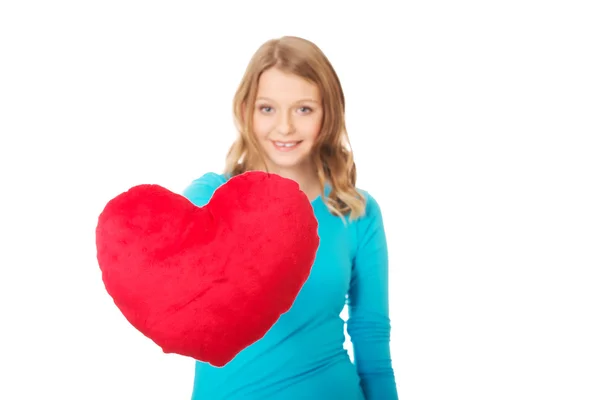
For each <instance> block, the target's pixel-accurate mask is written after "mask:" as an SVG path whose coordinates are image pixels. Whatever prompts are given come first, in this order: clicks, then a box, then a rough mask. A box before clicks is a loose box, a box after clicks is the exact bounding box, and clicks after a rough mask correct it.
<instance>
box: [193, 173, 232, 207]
mask: <svg viewBox="0 0 600 400" xmlns="http://www.w3.org/2000/svg"><path fill="white" fill-rule="evenodd" d="M227 179H228V178H227V176H226V175H225V174H218V173H216V172H207V173H205V174H204V175H201V176H200V177H198V178H196V179H194V180H193V181H192V182H190V184H189V185H188V186H187V187H186V188H185V189H184V190H183V196H184V197H186V198H187V199H188V200H190V201H191V202H192V203H194V204H195V205H197V206H203V205H205V204H207V203H208V201H209V200H210V198H211V197H212V195H213V193H214V192H215V190H217V189H218V188H219V187H220V186H221V185H223V184H224V183H226V182H227Z"/></svg>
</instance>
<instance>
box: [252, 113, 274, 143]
mask: <svg viewBox="0 0 600 400" xmlns="http://www.w3.org/2000/svg"><path fill="white" fill-rule="evenodd" d="M253 119H254V121H253V124H252V129H253V130H254V133H255V134H256V136H257V137H259V138H264V137H266V136H267V135H268V134H269V132H270V131H271V123H270V121H269V120H267V119H266V118H264V117H263V116H262V115H254V117H253Z"/></svg>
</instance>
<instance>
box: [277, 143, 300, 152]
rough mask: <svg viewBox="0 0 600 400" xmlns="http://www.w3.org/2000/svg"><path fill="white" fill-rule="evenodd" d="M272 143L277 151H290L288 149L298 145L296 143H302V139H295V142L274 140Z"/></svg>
mask: <svg viewBox="0 0 600 400" xmlns="http://www.w3.org/2000/svg"><path fill="white" fill-rule="evenodd" d="M271 142H272V143H273V145H274V146H275V148H276V149H277V150H279V151H290V150H294V149H295V148H296V147H298V145H299V144H300V143H302V141H301V140H300V141H297V142H275V141H271Z"/></svg>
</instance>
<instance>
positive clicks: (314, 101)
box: [256, 97, 319, 104]
mask: <svg viewBox="0 0 600 400" xmlns="http://www.w3.org/2000/svg"><path fill="white" fill-rule="evenodd" d="M258 100H264V101H272V102H273V103H276V101H274V100H272V99H269V98H268V97H257V98H256V101H258ZM305 102H310V103H316V104H319V102H318V101H316V100H314V99H311V98H305V99H300V100H298V101H296V103H305Z"/></svg>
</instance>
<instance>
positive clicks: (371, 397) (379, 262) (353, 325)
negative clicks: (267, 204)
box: [348, 194, 398, 400]
mask: <svg viewBox="0 0 600 400" xmlns="http://www.w3.org/2000/svg"><path fill="white" fill-rule="evenodd" d="M366 198H367V210H366V215H365V216H364V217H363V219H362V220H360V221H359V222H358V223H357V228H358V248H357V251H356V254H355V258H354V266H353V272H352V280H351V283H350V290H349V293H348V315H349V318H348V334H349V336H350V338H351V340H352V345H353V349H354V360H355V364H356V366H357V369H358V374H359V376H360V380H361V386H362V389H363V392H364V394H365V397H366V399H367V400H392V399H393V400H396V399H398V393H397V389H396V382H395V377H394V371H393V368H392V361H391V355H390V330H391V327H390V319H389V303H388V301H389V300H388V291H389V289H388V249H387V240H386V235H385V230H384V226H383V219H382V216H381V210H380V208H379V205H378V204H377V202H376V201H375V199H374V198H373V197H371V196H369V195H368V194H367V195H366Z"/></svg>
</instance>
